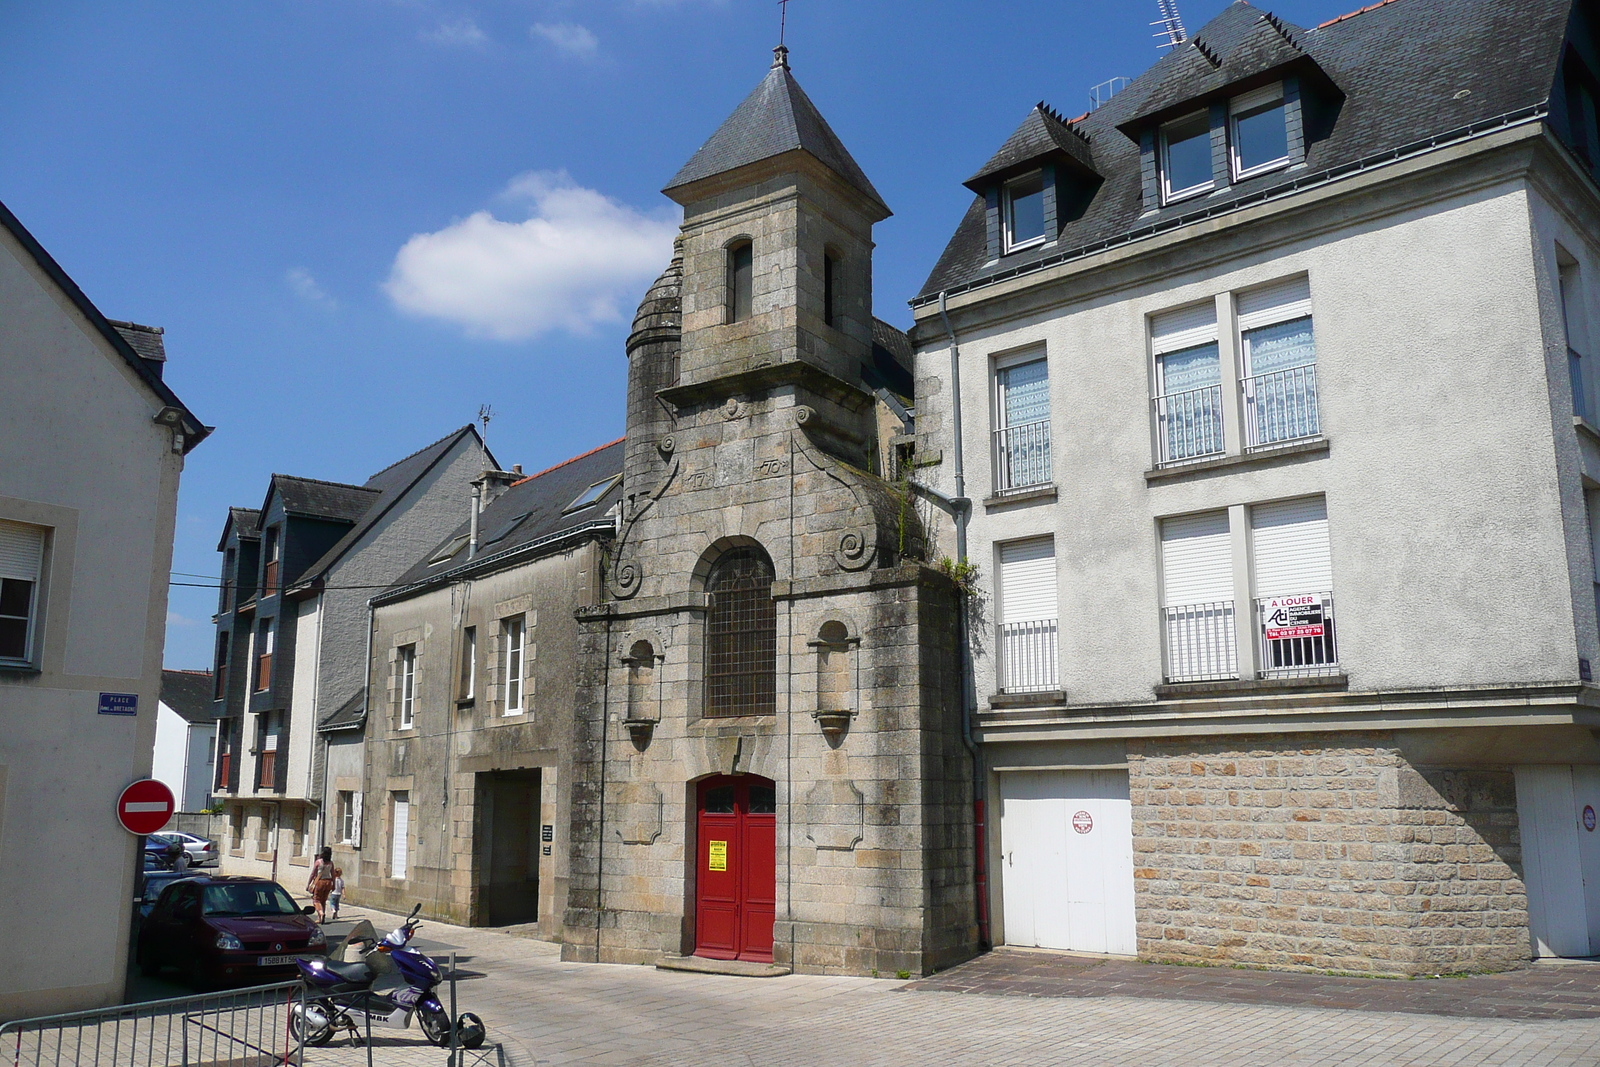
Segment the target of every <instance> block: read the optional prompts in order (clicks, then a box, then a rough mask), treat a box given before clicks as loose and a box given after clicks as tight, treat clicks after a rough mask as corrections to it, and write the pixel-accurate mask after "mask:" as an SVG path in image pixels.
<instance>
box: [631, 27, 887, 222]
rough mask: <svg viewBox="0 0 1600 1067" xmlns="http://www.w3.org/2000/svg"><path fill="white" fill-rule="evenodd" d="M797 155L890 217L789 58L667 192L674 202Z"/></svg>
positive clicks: (777, 63)
mask: <svg viewBox="0 0 1600 1067" xmlns="http://www.w3.org/2000/svg"><path fill="white" fill-rule="evenodd" d="M796 150H799V151H803V152H808V153H810V154H811V155H812V156H815V157H816V158H817V159H818V160H819V161H820V162H822V163H823V164H824V165H826V166H827V167H828V169H830V170H832V171H833V172H834V173H835V174H837V175H839V177H841V178H843V179H844V180H845V182H846V183H848V184H849V185H851V186H852V187H854V188H855V189H856V190H857V191H859V192H861V193H862V194H863V195H865V196H866V197H867V198H868V199H869V200H871V201H872V202H873V203H874V204H876V205H877V206H878V207H879V208H880V209H882V211H883V213H884V215H885V216H887V215H889V214H890V211H889V206H888V205H887V204H885V203H884V202H883V197H881V196H879V195H878V190H876V189H874V188H873V187H872V183H871V182H870V181H868V180H867V176H866V174H864V173H863V172H862V170H861V167H860V166H858V165H857V163H856V161H855V160H854V159H852V158H851V156H850V153H849V152H848V151H847V150H846V149H845V147H844V144H843V143H842V142H840V140H839V137H838V135H837V134H835V133H834V132H833V128H832V127H830V126H829V125H828V122H827V120H826V119H824V118H823V117H822V113H821V112H819V111H818V110H817V107H816V105H815V104H813V103H812V102H811V98H810V97H808V96H806V94H805V91H804V90H803V89H801V88H800V83H799V82H797V81H795V79H794V75H793V74H792V73H790V71H789V64H788V60H787V58H786V53H783V54H780V55H779V56H778V58H777V59H776V60H774V61H773V64H772V69H771V70H769V71H768V72H767V76H766V77H765V78H763V79H762V80H761V84H760V85H757V86H756V88H755V91H754V92H752V93H751V94H750V95H749V96H747V97H745V98H744V102H743V103H741V104H740V105H739V106H738V107H737V108H735V109H734V111H733V114H731V115H729V116H728V118H727V119H726V120H725V121H724V122H723V123H722V125H721V126H719V127H717V132H716V133H713V134H712V135H711V138H710V140H708V141H706V143H705V144H703V145H701V146H700V149H699V151H697V152H695V154H694V155H693V156H691V157H689V162H687V163H685V164H684V165H683V167H682V169H681V170H679V171H678V173H677V174H676V175H674V176H673V178H672V180H671V181H670V182H668V183H667V185H666V188H665V189H663V190H662V192H665V193H667V194H668V195H669V196H670V195H671V193H672V190H674V189H677V188H680V187H682V186H685V185H688V184H690V183H691V182H697V181H700V180H701V179H703V178H710V177H712V176H714V175H717V174H726V173H727V172H728V171H731V170H736V169H738V168H739V167H743V166H747V165H749V164H751V163H757V162H760V161H761V160H763V159H771V158H772V157H773V156H779V155H782V154H783V153H785V152H793V151H796Z"/></svg>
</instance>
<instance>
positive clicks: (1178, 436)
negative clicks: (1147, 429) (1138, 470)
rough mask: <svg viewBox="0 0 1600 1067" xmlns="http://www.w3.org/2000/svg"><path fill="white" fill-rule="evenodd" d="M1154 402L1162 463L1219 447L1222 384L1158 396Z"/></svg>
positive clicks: (1208, 453)
mask: <svg viewBox="0 0 1600 1067" xmlns="http://www.w3.org/2000/svg"><path fill="white" fill-rule="evenodd" d="M1154 404H1155V412H1156V437H1157V438H1158V439H1159V441H1160V448H1161V465H1162V466H1166V465H1168V464H1172V463H1185V462H1188V461H1189V460H1192V459H1199V458H1201V457H1202V456H1212V455H1217V454H1219V453H1220V452H1221V451H1222V386H1220V385H1206V386H1202V387H1200V388H1199V389H1189V390H1186V391H1184V392H1182V393H1170V394H1168V395H1167V396H1158V397H1156V398H1155V400H1154Z"/></svg>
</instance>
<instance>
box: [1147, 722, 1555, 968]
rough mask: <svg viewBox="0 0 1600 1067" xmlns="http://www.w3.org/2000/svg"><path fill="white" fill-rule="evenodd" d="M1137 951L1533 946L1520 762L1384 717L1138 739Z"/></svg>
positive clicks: (1396, 954)
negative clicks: (1431, 759)
mask: <svg viewBox="0 0 1600 1067" xmlns="http://www.w3.org/2000/svg"><path fill="white" fill-rule="evenodd" d="M1128 768H1129V785H1130V796H1131V800H1132V804H1133V837H1134V885H1135V906H1136V910H1137V915H1138V938H1139V953H1140V955H1141V956H1143V957H1147V958H1150V959H1157V960H1172V961H1204V962H1215V963H1230V964H1246V965H1260V966H1271V967H1297V968H1310V969H1319V970H1336V971H1355V972H1362V973H1378V974H1406V975H1414V974H1431V973H1439V972H1454V971H1464V970H1497V969H1503V968H1506V967H1512V966H1516V965H1518V964H1521V963H1524V962H1526V961H1527V959H1528V958H1529V945H1528V933H1527V926H1528V915H1527V894H1526V889H1525V887H1524V885H1523V883H1522V880H1521V850H1520V845H1519V838H1518V832H1517V815H1516V790H1515V785H1514V782H1513V780H1512V775H1511V771H1510V768H1509V767H1506V768H1473V769H1453V768H1436V767H1415V766H1412V765H1411V764H1409V763H1408V762H1406V760H1405V759H1404V757H1403V756H1402V755H1401V753H1400V751H1399V749H1398V748H1397V746H1396V745H1395V743H1394V741H1393V739H1392V737H1390V736H1389V735H1384V734H1370V735H1367V734H1340V735H1325V736H1304V737H1297V738H1291V739H1282V740H1267V739H1256V738H1222V739H1206V740H1204V741H1201V742H1194V741H1185V740H1153V741H1135V742H1130V743H1129V745H1128Z"/></svg>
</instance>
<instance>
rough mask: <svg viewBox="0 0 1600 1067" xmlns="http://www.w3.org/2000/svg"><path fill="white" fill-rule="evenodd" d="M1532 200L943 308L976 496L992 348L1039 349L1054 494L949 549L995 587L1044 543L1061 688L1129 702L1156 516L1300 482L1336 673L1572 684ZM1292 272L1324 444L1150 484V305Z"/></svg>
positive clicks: (1153, 664)
mask: <svg viewBox="0 0 1600 1067" xmlns="http://www.w3.org/2000/svg"><path fill="white" fill-rule="evenodd" d="M1529 211H1530V208H1529V196H1528V193H1527V190H1526V187H1525V186H1524V185H1523V184H1522V183H1520V182H1518V183H1506V184H1502V185H1500V186H1498V187H1495V188H1492V189H1486V190H1485V189H1480V190H1476V191H1474V192H1472V193H1468V194H1462V195H1458V196H1455V197H1452V198H1448V199H1443V200H1441V201H1439V202H1436V203H1432V204H1429V205H1427V206H1423V207H1415V206H1412V207H1406V208H1404V209H1399V210H1397V212H1396V213H1395V214H1393V215H1391V216H1389V217H1387V218H1381V219H1378V220H1374V219H1373V218H1371V217H1370V216H1368V217H1363V218H1362V219H1360V220H1359V224H1354V220H1353V224H1352V225H1350V226H1349V227H1347V228H1343V229H1335V230H1333V231H1332V232H1326V233H1320V234H1314V235H1308V236H1304V237H1301V238H1299V239H1294V238H1293V236H1292V234H1293V232H1294V230H1293V228H1292V227H1289V226H1287V225H1285V227H1284V228H1283V229H1282V230H1281V231H1277V232H1271V231H1269V233H1270V236H1271V237H1272V238H1273V240H1272V241H1269V240H1268V239H1267V237H1268V234H1265V233H1264V234H1262V235H1260V236H1261V239H1260V240H1259V241H1254V242H1252V241H1245V240H1241V241H1240V242H1238V243H1237V244H1235V245H1233V246H1231V250H1232V251H1233V252H1234V254H1233V255H1231V256H1222V255H1218V254H1217V249H1216V248H1214V247H1212V248H1208V249H1207V258H1206V260H1205V261H1204V262H1200V261H1198V253H1199V251H1200V250H1199V249H1198V248H1193V249H1184V248H1182V247H1177V248H1175V249H1174V250H1173V251H1172V252H1171V254H1170V256H1168V257H1167V258H1165V259H1163V260H1162V261H1160V263H1159V264H1153V265H1150V266H1148V267H1147V269H1145V270H1143V271H1136V270H1131V269H1125V270H1122V271H1119V272H1115V273H1113V274H1112V275H1111V277H1110V278H1103V279H1096V280H1095V281H1094V282H1093V283H1091V282H1090V281H1089V280H1087V279H1084V280H1082V281H1081V282H1079V283H1077V285H1076V287H1075V285H1074V284H1072V283H1068V282H1063V283H1059V284H1058V285H1056V286H1055V287H1054V288H1053V289H1051V290H1050V291H1049V296H1050V298H1052V299H1053V300H1055V301H1057V302H1056V303H1055V304H1054V305H1053V306H1050V307H1048V308H1044V307H1038V308H1037V309H1034V307H1031V306H1030V304H1031V303H1032V301H1030V300H1028V299H1025V298H1023V297H1021V296H1019V297H1015V298H1012V299H1010V300H1005V301H999V302H997V303H996V304H995V305H994V307H993V308H992V310H988V309H986V314H987V317H988V318H990V319H991V320H992V321H991V322H990V323H989V324H984V323H983V322H982V320H981V319H980V318H979V313H978V312H969V313H967V314H966V315H965V316H964V317H963V318H962V319H961V321H963V322H965V323H966V325H965V326H964V327H962V328H961V355H962V383H961V384H962V394H963V396H962V402H963V418H964V420H965V425H964V434H963V436H964V441H965V453H966V478H967V491H968V495H969V496H970V497H972V498H974V499H975V500H977V501H981V500H982V499H983V498H984V497H986V496H988V495H989V494H990V492H991V487H990V480H991V472H990V460H989V434H990V430H991V421H992V420H991V417H990V407H991V405H990V392H989V391H990V388H991V379H992V374H991V370H990V366H991V362H992V360H993V358H994V357H996V356H999V355H1003V354H1005V353H1007V352H1010V351H1013V350H1016V349H1019V348H1022V347H1025V346H1038V345H1042V346H1043V347H1044V348H1045V350H1046V352H1047V354H1048V359H1049V361H1050V389H1051V402H1052V437H1053V441H1052V444H1053V453H1054V460H1055V470H1054V474H1055V483H1056V485H1057V486H1058V489H1059V499H1058V500H1057V501H1056V502H1053V503H1038V504H1028V505H1020V506H1012V507H1009V508H1005V509H996V510H994V511H992V512H990V511H988V510H987V509H985V507H984V506H983V505H982V504H981V503H979V504H978V505H977V506H976V507H975V509H974V510H975V514H974V517H973V520H972V524H971V529H970V534H969V546H970V547H969V558H971V559H973V560H974V561H975V562H977V563H978V564H979V565H980V566H981V567H982V568H983V572H984V577H983V579H982V580H983V584H984V585H985V587H986V588H987V589H989V590H990V592H991V593H992V575H993V573H994V567H995V558H996V550H995V548H994V544H995V542H996V541H998V540H1010V539H1014V538H1021V537H1034V536H1044V535H1049V536H1052V537H1054V538H1055V543H1056V546H1057V548H1056V552H1057V559H1058V560H1059V561H1060V567H1059V577H1060V604H1061V637H1060V643H1061V650H1062V685H1063V687H1064V688H1065V689H1066V691H1067V693H1068V700H1069V703H1070V704H1074V705H1079V704H1089V705H1100V704H1121V703H1136V702H1148V701H1150V700H1152V687H1153V686H1155V685H1157V684H1159V683H1160V682H1161V681H1162V679H1163V674H1162V671H1163V665H1162V654H1161V633H1160V622H1159V616H1158V613H1157V605H1158V604H1159V603H1160V599H1159V598H1160V585H1159V575H1158V566H1157V524H1158V522H1159V520H1160V519H1161V518H1162V517H1163V516H1170V515H1180V514H1186V513H1190V512H1197V511H1205V510H1212V509H1224V508H1228V507H1229V506H1238V505H1244V504H1250V503H1256V502H1267V501H1273V500H1280V499H1287V498H1291V497H1295V496H1302V495H1308V494H1324V495H1325V496H1326V498H1327V508H1328V517H1329V522H1330V528H1331V541H1332V556H1333V580H1334V593H1335V598H1336V602H1337V608H1338V628H1339V629H1338V633H1339V642H1340V655H1339V658H1340V663H1341V666H1342V667H1343V668H1344V670H1345V671H1346V672H1347V673H1348V675H1349V677H1350V688H1351V689H1352V690H1386V689H1394V688H1415V687H1431V686H1461V685H1486V686H1487V685H1507V684H1513V685H1514V684H1518V683H1526V682H1544V681H1552V680H1559V679H1573V680H1576V677H1577V674H1578V665H1577V659H1578V656H1579V655H1580V654H1581V655H1585V656H1588V657H1590V658H1591V659H1592V658H1594V657H1595V655H1596V651H1595V648H1596V642H1595V639H1594V636H1593V632H1592V627H1591V629H1590V632H1588V633H1585V634H1582V635H1579V634H1578V633H1577V632H1576V630H1575V624H1574V616H1573V611H1572V609H1571V605H1572V603H1573V596H1574V592H1573V590H1574V582H1573V580H1572V578H1571V575H1570V573H1569V559H1568V547H1569V541H1570V539H1571V537H1572V536H1573V531H1572V529H1571V524H1570V522H1568V521H1567V520H1566V519H1564V515H1563V493H1562V492H1560V491H1558V488H1557V464H1556V457H1555V443H1554V440H1553V434H1554V432H1555V431H1554V430H1553V429H1552V419H1551V403H1552V397H1551V388H1550V386H1549V384H1548V381H1547V366H1546V364H1547V356H1546V336H1545V324H1544V322H1543V319H1542V315H1543V314H1544V313H1543V312H1542V310H1541V294H1540V291H1539V288H1538V285H1537V279H1536V276H1535V271H1534V263H1533V256H1532V251H1533V248H1532V235H1531V232H1530V219H1529ZM1301 229H1302V230H1304V229H1305V227H1301ZM1278 238H1282V243H1274V241H1276V240H1277V239H1278ZM1298 273H1306V274H1308V275H1309V277H1310V285H1311V299H1312V305H1313V311H1314V330H1315V343H1316V351H1317V374H1318V378H1319V386H1320V392H1321V418H1322V427H1323V432H1324V435H1325V436H1326V437H1327V439H1328V441H1329V443H1330V448H1329V450H1328V452H1327V453H1326V454H1323V455H1320V456H1313V457H1309V458H1306V459H1304V460H1301V461H1299V462H1294V463H1283V464H1279V465H1274V466H1265V467H1237V468H1234V469H1232V470H1229V471H1226V472H1221V473H1217V474H1215V475H1211V476H1207V477H1200V478H1188V479H1180V480H1172V481H1158V482H1156V483H1155V484H1147V482H1146V479H1145V472H1146V471H1147V470H1148V469H1150V468H1151V467H1152V466H1153V465H1154V457H1153V456H1152V448H1151V443H1152V438H1151V428H1150V414H1149V413H1150V371H1149V359H1148V355H1147V351H1148V349H1147V340H1146V317H1147V316H1148V315H1150V314H1153V313H1156V312H1159V311H1163V310H1167V309H1171V308H1175V307H1179V306H1181V305H1183V304H1186V303H1190V302H1193V301H1199V300H1210V299H1213V298H1215V297H1216V296H1217V295H1218V294H1220V293H1227V292H1229V291H1236V290H1239V289H1243V288H1247V287H1250V286H1253V285H1259V284H1262V283H1265V282H1270V281H1273V280H1276V279H1281V278H1285V277H1287V276H1290V275H1294V274H1298ZM1116 281H1121V282H1122V283H1123V284H1122V286H1121V287H1120V288H1119V287H1114V283H1115V282H1116ZM1075 288H1076V291H1078V292H1081V293H1082V294H1083V295H1082V296H1081V297H1075V296H1074V292H1075ZM1038 300H1039V301H1040V302H1041V303H1042V300H1043V297H1042V296H1041V297H1039V298H1038ZM1002 315H1003V316H1004V317H1003V318H1002ZM936 321H937V320H936V319H935V320H934V322H935V323H936ZM1225 329H1226V328H1225ZM941 333H942V329H940V328H939V327H938V326H937V325H932V326H931V327H930V329H929V332H928V334H926V335H925V336H926V337H927V338H928V339H925V340H924V341H923V342H922V349H921V351H920V352H919V357H918V370H917V373H918V378H919V414H920V412H921V409H922V408H924V407H926V408H927V410H929V411H937V412H938V413H939V414H938V422H937V426H938V432H939V433H947V432H948V428H949V426H948V420H947V415H946V414H945V412H946V411H947V407H948V377H949V375H948V360H949V350H948V348H947V347H945V346H944V344H943V342H942V341H940V342H935V341H933V340H932V338H934V337H937V336H939V334H941ZM1224 351H1225V352H1226V349H1225V350H1224ZM1224 358H1226V355H1225V356H1224ZM1563 366H1564V362H1563ZM1563 373H1564V371H1563ZM935 379H937V381H936V380H935ZM924 395H928V396H930V397H931V399H932V403H928V404H925V405H924V404H923V403H922V398H923V396H924ZM1569 403H1570V401H1569ZM1231 410H1232V409H1231V408H1230V409H1229V411H1230V412H1231ZM921 430H922V427H921V426H919V431H921ZM929 444H930V445H932V446H934V447H940V446H942V447H943V448H944V455H945V462H944V463H943V464H942V465H941V466H939V467H937V468H934V469H933V471H932V473H933V477H932V478H929V479H928V480H929V481H930V482H932V483H933V484H938V485H940V486H941V487H942V488H945V489H947V490H948V488H949V476H950V475H949V470H950V462H949V457H950V449H949V442H948V439H945V440H943V441H941V440H939V439H938V438H937V437H936V438H935V439H934V440H933V441H930V442H929ZM1578 507H1579V509H1580V513H1581V499H1580V500H1579V502H1578ZM1239 513H1240V512H1239V511H1238V509H1237V507H1236V515H1237V514H1239ZM944 526H945V529H944V536H945V539H946V542H948V524H944ZM944 550H945V551H949V546H948V543H946V544H945V548H944ZM1584 553H1585V557H1584V558H1585V559H1587V555H1586V553H1587V549H1586V548H1585V549H1584ZM1241 608H1243V605H1241ZM1590 614H1591V615H1592V608H1591V609H1590ZM985 645H986V647H985V649H984V650H983V651H982V652H981V653H980V655H979V658H978V662H977V675H978V677H977V689H978V693H979V696H980V701H981V700H982V699H983V698H984V697H986V696H987V695H988V694H990V693H993V692H995V691H996V684H995V677H994V669H993V661H992V658H991V656H990V650H992V646H993V637H992V635H990V636H988V637H987V640H986V641H985ZM1242 651H1243V649H1241V652H1242Z"/></svg>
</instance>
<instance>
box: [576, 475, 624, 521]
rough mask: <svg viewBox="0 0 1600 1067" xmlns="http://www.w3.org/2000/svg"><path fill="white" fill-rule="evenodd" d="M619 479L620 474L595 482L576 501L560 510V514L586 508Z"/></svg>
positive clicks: (603, 494)
mask: <svg viewBox="0 0 1600 1067" xmlns="http://www.w3.org/2000/svg"><path fill="white" fill-rule="evenodd" d="M620 477H622V476H621V475H620V474H614V475H612V476H611V477H610V478H606V479H603V480H601V481H598V482H595V483H594V484H593V485H591V486H590V487H589V488H587V489H585V490H584V491H583V492H581V493H579V494H578V498H577V499H576V500H574V501H573V502H572V503H570V504H568V505H567V506H566V507H564V508H562V509H561V510H562V512H563V513H565V512H568V511H577V510H578V509H579V508H586V507H588V506H589V505H591V504H593V503H594V502H595V501H597V500H599V499H600V498H601V497H603V496H605V495H606V492H607V491H608V490H609V489H610V488H611V487H612V486H613V485H616V484H617V479H618V478H620Z"/></svg>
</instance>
